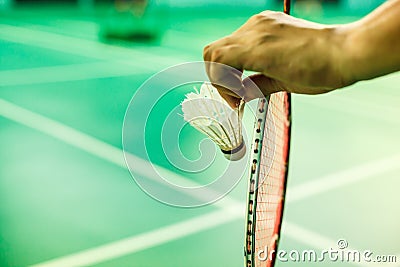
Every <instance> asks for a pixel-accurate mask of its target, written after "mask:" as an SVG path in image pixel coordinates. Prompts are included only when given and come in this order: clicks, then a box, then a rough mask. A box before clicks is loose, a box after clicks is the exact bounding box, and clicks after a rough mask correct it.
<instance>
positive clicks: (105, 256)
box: [31, 205, 244, 267]
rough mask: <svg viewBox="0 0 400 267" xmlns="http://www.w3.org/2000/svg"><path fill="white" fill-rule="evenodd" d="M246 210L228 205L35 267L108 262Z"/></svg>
mask: <svg viewBox="0 0 400 267" xmlns="http://www.w3.org/2000/svg"><path fill="white" fill-rule="evenodd" d="M242 208H243V205H239V206H236V205H233V206H230V207H229V206H227V207H225V208H224V209H222V210H217V211H213V212H210V213H208V214H205V215H201V216H198V217H195V218H192V219H188V220H186V221H183V222H180V223H176V224H173V225H169V226H165V227H161V228H159V229H157V230H153V231H151V232H147V233H143V234H139V235H136V236H133V237H129V238H125V239H122V240H119V241H116V242H113V243H110V244H106V245H102V246H99V247H96V248H92V249H88V250H83V251H80V252H78V253H75V254H71V255H68V256H65V257H61V258H57V259H54V260H50V261H47V262H42V263H39V264H35V265H32V266H31V267H75V266H88V265H93V264H96V263H100V262H104V261H107V260H110V259H114V258H118V257H121V256H124V255H127V254H132V253H134V252H137V251H141V250H144V249H147V248H151V247H153V246H156V245H161V244H164V243H167V242H169V241H173V240H177V239H179V238H182V237H184V236H188V235H191V234H195V233H198V232H201V231H205V230H208V229H211V228H214V227H216V226H219V225H222V224H225V223H229V222H231V221H233V220H236V219H239V218H243V216H244V213H242V212H238V211H240V210H241V209H242Z"/></svg>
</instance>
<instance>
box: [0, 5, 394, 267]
mask: <svg viewBox="0 0 400 267" xmlns="http://www.w3.org/2000/svg"><path fill="white" fill-rule="evenodd" d="M193 10H194V11H193ZM193 10H192V11H191V13H187V12H185V11H184V10H182V9H181V10H179V11H176V12H175V13H174V11H171V12H170V14H169V16H170V19H169V21H168V27H167V30H166V32H165V35H164V36H163V38H162V39H161V41H160V42H158V43H152V44H144V43H139V44H133V43H129V42H113V43H104V42H100V41H99V40H98V27H99V23H101V19H102V18H101V15H102V14H103V13H102V12H100V11H99V12H97V13H96V12H95V13H93V14H91V15H88V14H85V13H81V12H77V11H76V12H75V10H74V9H72V8H70V7H66V8H57V9H56V8H54V7H53V8H52V9H45V8H40V9H39V8H25V9H24V8H21V9H18V10H14V11H12V10H9V11H4V12H3V13H0V266H2V267H3V266H4V267H6V266H33V265H34V266H104V267H105V266H132V267H156V266H162V267H169V266H170V267H206V266H207V267H208V266H210V267H213V266H218V267H219V266H223V267H225V266H230V267H236V266H237V267H240V266H243V236H244V203H245V199H246V181H245V178H242V179H241V181H240V182H239V184H238V185H237V186H236V187H235V188H234V189H233V191H232V192H230V193H229V194H228V195H227V197H226V198H224V199H223V200H221V201H219V202H216V203H214V204H211V205H206V206H204V207H200V208H177V207H171V206H168V205H165V204H163V203H160V202H158V201H156V200H154V199H152V198H151V197H149V196H148V195H147V194H146V193H144V192H143V191H142V190H141V189H140V188H139V187H138V185H137V184H136V183H135V182H134V180H133V179H132V177H131V175H130V173H129V171H128V169H127V167H126V166H125V161H124V155H123V152H122V137H121V135H122V124H123V120H124V114H125V110H126V108H127V106H128V104H129V101H130V99H131V97H132V96H133V94H134V93H135V91H136V90H137V89H138V88H139V86H140V85H141V84H142V83H143V82H144V81H145V80H146V79H148V78H149V77H150V76H151V75H153V74H155V73H156V72H158V71H160V70H162V69H164V68H166V67H169V66H172V65H174V64H178V63H183V62H187V61H196V60H201V59H202V48H203V46H205V45H206V44H208V43H210V42H212V41H213V40H216V39H217V38H219V37H222V36H224V35H226V34H229V33H230V32H231V31H233V30H234V29H235V28H236V27H238V26H239V25H241V24H242V23H243V22H245V21H246V19H247V18H248V16H249V15H250V14H251V13H254V12H256V11H257V10H255V9H249V10H244V11H242V12H241V11H240V10H239V11H238V10H230V9H229V10H227V11H225V12H223V11H222V10H219V11H215V12H206V11H204V10H202V11H199V10H197V11H196V10H195V9H193ZM295 10H296V9H295ZM294 14H295V15H297V16H302V15H301V10H299V9H298V10H297V11H295V13H294ZM304 14H306V15H303V16H302V17H305V18H310V19H314V20H316V21H320V22H329V23H340V22H348V21H352V20H355V19H357V17H351V16H341V15H340V14H338V12H336V11H334V10H325V11H324V12H320V13H319V16H316V15H313V13H312V12H311V13H310V12H309V13H304ZM371 64H373V62H371ZM399 85H400V75H399V73H395V74H392V75H389V76H386V77H382V78H379V79H375V80H371V81H366V82H361V83H358V84H355V85H353V86H351V87H349V88H345V89H342V90H338V91H336V92H333V93H329V94H326V95H321V96H300V95H293V129H292V147H291V154H290V162H291V166H290V170H289V182H288V191H287V205H286V208H285V214H284V223H283V229H282V237H281V243H280V248H281V249H285V250H287V251H291V250H294V249H297V250H300V251H301V250H310V249H315V250H316V251H322V250H325V249H329V248H333V249H337V241H338V240H339V239H345V240H346V241H347V242H348V244H349V248H351V249H357V250H360V251H363V250H371V251H372V252H373V253H374V255H395V256H397V263H377V262H371V263H369V264H368V263H365V262H363V263H353V262H352V263H349V262H342V261H337V262H330V261H328V260H327V261H325V262H315V263H314V262H311V263H310V262H297V263H293V262H286V263H285V262H278V263H277V266H400V209H399V203H400V194H399V188H400V175H399V174H400V139H399V136H400V120H399V118H400V106H399V102H400V91H399ZM182 99H183V96H182ZM138 112H140V111H138ZM252 123H253V122H252V121H245V124H246V127H247V128H248V129H251V128H252ZM139 130H141V129H138V131H139ZM182 142H183V143H185V142H186V143H188V142H191V136H185V138H184V140H183V141H182ZM149 153H152V152H151V151H150V152H149ZM136 156H138V157H141V155H136ZM161 165H162V163H161ZM138 168H145V166H138ZM170 170H172V171H174V169H173V168H170ZM180 175H181V174H180Z"/></svg>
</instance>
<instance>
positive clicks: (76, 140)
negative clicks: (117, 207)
mask: <svg viewBox="0 0 400 267" xmlns="http://www.w3.org/2000/svg"><path fill="white" fill-rule="evenodd" d="M0 115H2V116H4V117H6V118H8V119H10V120H12V121H16V122H19V123H21V124H23V125H25V126H28V127H30V128H33V129H36V130H38V131H41V132H43V133H45V134H47V135H50V136H52V137H54V138H57V139H59V140H61V141H63V142H65V143H68V144H70V145H73V146H75V147H78V148H80V149H81V150H83V151H86V152H88V153H90V154H92V155H95V156H97V157H99V158H102V159H104V160H106V161H108V162H111V163H114V164H116V165H118V166H120V167H123V168H126V165H125V162H124V159H123V156H122V151H121V150H120V149H118V148H116V147H114V146H111V145H109V144H107V143H105V142H102V141H100V140H98V139H96V138H94V137H91V136H89V135H86V134H84V133H81V132H79V131H77V130H75V129H72V128H70V127H68V126H65V125H63V124H61V123H59V122H56V121H53V120H51V119H48V118H46V117H44V116H41V115H39V114H36V113H34V112H32V111H29V110H26V109H24V108H22V107H19V106H17V105H14V104H12V103H10V102H7V101H5V100H2V99H0ZM132 156H133V155H132ZM133 157H135V156H133ZM138 160H139V161H138V164H145V165H144V166H147V165H149V163H148V162H146V161H144V160H142V159H138ZM146 164H147V165H146ZM371 164H372V163H371ZM140 166H142V165H140ZM389 167H391V166H389ZM143 169H146V168H143ZM355 169H357V166H356V167H355ZM166 171H167V172H171V171H169V170H166ZM348 171H349V172H351V169H349V170H348ZM381 171H383V172H385V171H386V170H384V169H381ZM172 174H173V173H172ZM172 174H171V175H172ZM353 174H354V175H355V176H357V175H358V174H357V173H356V172H354V173H353ZM376 174H378V173H376ZM144 175H148V174H147V173H144ZM174 175H176V174H174ZM176 176H177V177H179V176H178V175H176ZM362 177H363V179H367V178H371V176H368V175H362ZM181 179H185V178H184V177H181ZM324 181H326V180H324ZM358 181H361V179H359V180H358ZM352 182H354V181H351V183H352ZM345 185H346V183H345V182H344V181H343V182H341V183H340V186H345ZM336 188H337V187H336ZM327 189H329V187H327V186H325V184H320V186H319V187H318V188H315V189H314V191H313V193H312V194H314V195H315V194H316V193H318V190H322V191H323V192H325V191H326V190H327ZM292 191H293V192H296V188H294V189H293V190H292ZM304 197H305V196H304V195H303V196H301V197H299V196H297V199H303V198H304ZM292 201H294V200H292ZM215 205H217V206H219V207H220V208H223V209H224V208H226V207H235V210H239V208H238V207H243V205H242V204H241V203H239V202H238V201H237V200H234V199H231V198H229V197H225V198H223V199H222V200H221V201H218V202H217V203H215ZM241 210H242V213H243V211H244V208H241ZM220 212H221V211H220ZM221 213H223V212H221ZM223 214H224V213H223ZM241 216H243V214H241ZM201 218H202V217H201ZM237 218H239V217H232V220H233V219H237ZM200 221H201V219H200ZM195 223H196V224H197V223H198V221H195ZM285 223H286V222H285ZM216 225H217V224H214V225H209V228H211V227H214V226H216ZM284 225H285V224H284ZM292 226H293V224H292ZM167 227H173V226H172V225H171V226H167ZM289 227H291V226H290V224H289ZM209 228H206V227H204V228H202V229H201V231H204V230H207V229H209ZM298 229H299V228H295V230H296V231H297V230H298ZM292 230H293V227H292ZM155 231H157V230H155ZM285 231H286V228H285ZM289 231H290V228H289ZM307 231H308V230H307ZM292 232H293V231H292ZM192 233H194V232H192ZM308 233H312V232H311V231H308V232H307V234H308ZM146 234H148V235H151V232H149V233H146ZM188 234H190V233H188ZM285 234H286V232H285ZM314 235H315V237H317V236H320V237H321V235H318V234H316V233H314ZM184 236H185V235H181V236H180V237H184ZM310 236H311V237H312V236H313V235H310ZM310 236H309V237H307V238H306V239H304V238H303V236H301V235H299V237H298V238H299V241H301V240H303V241H304V240H313V239H312V238H310ZM133 238H135V237H132V238H129V239H133ZM158 238H159V236H157V238H155V239H152V240H149V241H148V242H150V243H151V244H153V245H157V244H160V243H158ZM171 238H172V237H171ZM173 238H174V239H176V238H178V237H173ZM316 240H317V241H319V240H318V239H316ZM326 240H328V239H326ZM167 241H168V240H167V239H165V240H163V242H167ZM118 242H119V241H116V242H113V243H109V244H108V245H105V246H110V247H108V248H110V249H111V250H112V249H113V248H112V245H113V244H114V243H117V246H118ZM310 242H311V241H310ZM150 243H148V244H149V245H150ZM311 243H312V244H313V246H316V247H318V245H316V244H318V243H316V244H315V242H314V241H312V242H311ZM311 243H310V244H311ZM135 246H137V245H135ZM94 249H96V248H94ZM126 249H128V248H126ZM143 249H144V248H143ZM138 250H139V248H138V247H136V251H138ZM90 251H92V252H93V251H94V250H93V249H92V250H89V252H90ZM92 252H90V253H92ZM128 253H131V252H128ZM110 255H111V254H110ZM72 256H73V255H71V257H72ZM119 256H122V255H119ZM81 257H83V255H82V254H78V259H80V258H81ZM90 257H92V260H93V261H96V258H97V257H101V258H102V260H105V259H104V257H102V255H100V254H95V255H94V254H91V256H90ZM65 258H68V260H71V259H73V258H70V256H65V257H61V258H58V259H54V260H53V261H52V264H56V263H57V261H58V260H60V261H61V262H62V261H63V259H65ZM83 258H85V257H83ZM109 259H111V258H109ZM96 262H97V261H96ZM53 266H59V265H53ZM78 266H79V264H78Z"/></svg>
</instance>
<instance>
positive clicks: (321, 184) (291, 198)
mask: <svg viewBox="0 0 400 267" xmlns="http://www.w3.org/2000/svg"><path fill="white" fill-rule="evenodd" d="M399 162H400V154H398V155H394V156H391V157H387V158H383V159H379V160H376V161H373V162H368V163H364V164H360V165H357V166H354V167H352V168H350V169H347V170H343V171H338V172H335V173H332V174H329V175H325V176H323V177H320V178H318V179H314V180H312V181H309V182H306V183H303V184H301V185H298V186H296V187H293V188H288V190H287V198H286V201H288V202H296V201H299V200H302V199H305V198H309V197H311V196H314V195H317V194H321V193H324V192H327V191H331V190H334V189H336V188H339V187H344V186H347V185H351V184H354V183H357V182H360V181H362V180H366V179H368V178H372V177H378V176H379V175H382V174H384V173H386V172H390V171H394V170H398V169H400V164H399Z"/></svg>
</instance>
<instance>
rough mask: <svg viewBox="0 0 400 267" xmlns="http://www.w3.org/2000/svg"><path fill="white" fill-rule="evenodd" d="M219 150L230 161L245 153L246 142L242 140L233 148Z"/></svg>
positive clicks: (238, 158)
mask: <svg viewBox="0 0 400 267" xmlns="http://www.w3.org/2000/svg"><path fill="white" fill-rule="evenodd" d="M221 151H222V153H223V154H224V157H225V158H226V159H229V160H231V161H237V160H240V159H242V158H243V157H244V155H246V143H245V142H244V141H242V143H240V145H239V146H238V147H237V148H234V149H232V150H229V151H226V150H222V149H221Z"/></svg>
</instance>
